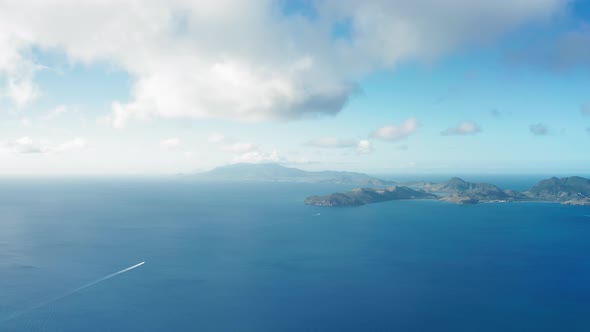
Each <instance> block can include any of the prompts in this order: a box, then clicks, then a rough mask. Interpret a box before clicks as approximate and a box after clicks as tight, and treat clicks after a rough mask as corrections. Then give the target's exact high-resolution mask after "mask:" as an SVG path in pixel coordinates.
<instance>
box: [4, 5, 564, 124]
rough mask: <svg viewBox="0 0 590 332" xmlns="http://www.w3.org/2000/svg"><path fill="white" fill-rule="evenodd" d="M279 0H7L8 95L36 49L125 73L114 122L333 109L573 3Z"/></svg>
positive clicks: (20, 99)
mask: <svg viewBox="0 0 590 332" xmlns="http://www.w3.org/2000/svg"><path fill="white" fill-rule="evenodd" d="M279 3H280V2H278V1H269V0H233V1H230V0H220V1H187V0H171V1H156V0H147V1H131V0H122V1H121V0H103V1H90V2H88V1H76V0H46V1H3V2H1V3H0V49H2V52H1V54H0V80H1V81H2V84H3V85H4V86H5V87H6V89H4V91H7V93H6V94H5V97H8V98H10V99H11V100H13V101H14V102H15V103H17V104H19V105H24V104H26V103H27V102H29V101H30V100H32V99H33V98H34V97H35V96H37V95H38V94H39V92H38V88H37V87H36V85H35V82H34V76H35V73H36V71H38V70H39V64H38V63H36V59H37V58H35V57H34V56H33V55H32V52H31V49H33V48H35V49H40V50H43V51H44V52H58V53H61V54H64V55H65V56H66V57H67V58H68V60H70V61H71V62H73V63H88V64H89V63H95V62H98V61H103V62H104V61H107V62H110V63H112V64H114V65H115V66H117V67H118V68H120V69H122V70H124V71H125V72H127V73H128V74H129V75H130V76H131V78H132V82H133V85H132V87H131V91H130V95H131V98H130V100H129V101H113V103H112V114H111V117H110V121H111V123H112V124H113V126H116V127H123V126H125V124H126V123H127V122H128V121H130V120H133V119H136V118H150V117H162V118H178V117H191V118H225V119H234V120H241V121H258V120H268V119H278V120H285V119H294V118H300V117H304V116H318V115H333V114H336V113H338V112H339V111H340V110H341V109H342V108H343V107H344V106H345V105H346V103H347V102H348V100H349V99H350V98H351V96H353V95H354V94H355V93H356V91H358V89H357V87H356V84H355V82H358V81H359V80H361V79H362V78H363V77H364V76H365V75H367V74H368V73H370V72H372V71H375V70H379V69H383V68H393V67H394V66H395V65H396V64H397V63H399V62H400V61H406V60H418V61H420V60H426V61H428V60H430V59H432V58H434V57H436V56H439V55H441V54H443V53H445V52H448V51H450V50H452V49H453V48H455V47H457V46H460V45H462V44H465V43H471V42H475V43H482V42H487V41H491V40H493V39H495V38H497V37H498V36H500V35H502V34H503V33H505V32H507V31H508V30H510V29H513V28H516V27H519V26H521V25H522V24H524V23H527V22H530V21H534V20H539V19H546V18H549V17H550V16H551V15H552V14H554V13H555V12H558V11H559V10H560V9H561V8H563V7H564V6H566V2H565V1H561V0H496V1H472V0H444V1H431V0H416V1H406V0H372V1H356V0H327V1H319V0H318V1H310V2H308V4H309V6H312V7H314V8H313V9H314V12H315V13H317V15H315V17H314V19H307V18H305V17H301V16H300V15H286V14H282V13H281V10H280V8H278V7H280V6H279ZM280 16H283V17H280ZM33 18H34V19H33ZM342 20H347V22H350V26H351V34H350V38H349V39H346V40H343V39H338V38H333V26H334V25H335V24H337V23H338V22H342ZM474 26H477V29H474V28H473V27H474Z"/></svg>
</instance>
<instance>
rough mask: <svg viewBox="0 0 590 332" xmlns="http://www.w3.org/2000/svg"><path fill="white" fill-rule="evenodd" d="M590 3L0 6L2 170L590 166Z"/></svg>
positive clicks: (374, 0)
mask: <svg viewBox="0 0 590 332" xmlns="http://www.w3.org/2000/svg"><path fill="white" fill-rule="evenodd" d="M589 87H590V1H582V0H578V1H574V0H571V1H567V0H496V1H493V2H492V1H471V0H440V1H432V0H413V1H407V0H404V1H402V0H367V1H354V0H338V1H337V0H315V1H314V0H292V1H288V0H217V1H196V0H193V1H188V0H171V1H153V0H147V1H132V0H117V1H115V0H100V1H98V0H88V1H74V0H43V1H41V0H26V1H22V0H20V1H16V0H4V1H0V176H4V177H10V176H46V175H49V176H53V175H59V176H62V175H167V174H178V173H191V172H199V171H205V170H208V169H211V168H214V167H217V166H221V165H227V164H232V163H240V162H248V163H264V162H275V163H280V164H283V165H286V166H290V167H297V168H302V169H308V170H324V169H331V170H351V171H362V172H368V173H374V174H375V173H391V174H414V173H416V174H418V173H421V174H422V173H432V174H451V173H461V174H463V173H482V174H483V173H498V174H502V173H516V174H527V173H531V174H537V173H543V174H550V173H555V174H587V173H588V170H589V169H590V89H589Z"/></svg>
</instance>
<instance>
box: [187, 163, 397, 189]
mask: <svg viewBox="0 0 590 332" xmlns="http://www.w3.org/2000/svg"><path fill="white" fill-rule="evenodd" d="M189 177H190V178H193V179H198V180H209V181H284V182H313V183H339V184H355V185H362V186H389V185H393V184H395V182H393V181H386V180H381V179H378V178H374V177H372V176H369V175H367V174H363V173H355V172H336V171H320V172H310V171H304V170H301V169H297V168H290V167H285V166H281V165H279V164H274V163H266V164H246V163H243V164H233V165H228V166H222V167H217V168H215V169H213V170H211V171H209V172H205V173H199V174H194V175H190V176H189Z"/></svg>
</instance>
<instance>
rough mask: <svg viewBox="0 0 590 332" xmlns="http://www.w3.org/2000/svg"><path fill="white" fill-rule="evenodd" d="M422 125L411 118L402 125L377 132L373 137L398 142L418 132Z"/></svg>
mask: <svg viewBox="0 0 590 332" xmlns="http://www.w3.org/2000/svg"><path fill="white" fill-rule="evenodd" d="M419 126H420V124H419V123H418V120H416V118H409V119H407V120H406V121H404V123H402V124H401V125H388V126H385V127H381V128H379V129H377V130H375V131H374V132H373V133H372V134H371V137H374V138H378V139H382V140H386V141H398V140H401V139H404V138H406V137H408V136H410V135H412V134H413V133H415V132H416V130H418V127H419Z"/></svg>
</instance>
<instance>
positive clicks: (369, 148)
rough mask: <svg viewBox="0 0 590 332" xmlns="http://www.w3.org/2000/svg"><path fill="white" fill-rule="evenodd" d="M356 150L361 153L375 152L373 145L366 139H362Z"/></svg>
mask: <svg viewBox="0 0 590 332" xmlns="http://www.w3.org/2000/svg"><path fill="white" fill-rule="evenodd" d="M356 151H357V152H358V153H360V154H368V153H371V152H373V145H372V144H371V142H369V141H368V140H366V139H363V140H360V141H359V142H358V144H357V146H356Z"/></svg>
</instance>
